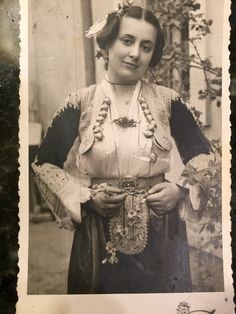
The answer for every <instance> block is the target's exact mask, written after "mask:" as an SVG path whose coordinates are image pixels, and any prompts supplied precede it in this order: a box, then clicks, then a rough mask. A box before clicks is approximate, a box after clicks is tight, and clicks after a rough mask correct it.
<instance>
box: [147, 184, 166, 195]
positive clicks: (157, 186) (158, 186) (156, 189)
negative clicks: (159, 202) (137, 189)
mask: <svg viewBox="0 0 236 314" xmlns="http://www.w3.org/2000/svg"><path fill="white" fill-rule="evenodd" d="M167 184H168V182H161V183H157V184H155V185H154V186H153V187H152V188H151V189H150V190H149V191H148V192H147V194H153V193H157V192H160V191H161V190H162V189H164V188H166V186H167Z"/></svg>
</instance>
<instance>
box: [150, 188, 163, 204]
mask: <svg viewBox="0 0 236 314" xmlns="http://www.w3.org/2000/svg"><path fill="white" fill-rule="evenodd" d="M165 194H166V192H165V190H164V189H162V190H161V191H160V192H159V193H154V194H151V195H149V196H147V198H146V200H147V202H161V201H163V199H164V197H165Z"/></svg>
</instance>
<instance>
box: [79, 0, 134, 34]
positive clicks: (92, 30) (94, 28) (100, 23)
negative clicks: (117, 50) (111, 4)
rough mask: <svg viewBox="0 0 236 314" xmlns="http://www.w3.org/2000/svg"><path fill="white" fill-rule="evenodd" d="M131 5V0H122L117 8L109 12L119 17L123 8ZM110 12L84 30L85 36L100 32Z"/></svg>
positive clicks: (122, 12) (123, 10)
mask: <svg viewBox="0 0 236 314" xmlns="http://www.w3.org/2000/svg"><path fill="white" fill-rule="evenodd" d="M132 5H133V1H124V2H123V3H119V4H118V8H117V9H116V10H115V11H112V12H111V13H115V14H116V15H117V16H119V17H121V16H122V15H123V14H124V12H125V10H126V9H127V8H128V7H130V6H132ZM111 13H108V14H107V15H106V16H105V17H103V18H102V19H101V20H99V21H97V22H95V23H94V24H93V25H92V26H90V28H89V30H87V31H85V37H87V38H93V37H96V36H97V35H98V34H100V33H101V32H102V30H103V28H104V26H105V25H106V23H107V18H108V16H109V14H111Z"/></svg>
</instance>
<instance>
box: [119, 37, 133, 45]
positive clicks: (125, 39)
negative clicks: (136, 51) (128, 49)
mask: <svg viewBox="0 0 236 314" xmlns="http://www.w3.org/2000/svg"><path fill="white" fill-rule="evenodd" d="M121 41H122V42H123V44H125V45H126V46H129V45H131V44H132V41H131V39H130V38H122V39H121Z"/></svg>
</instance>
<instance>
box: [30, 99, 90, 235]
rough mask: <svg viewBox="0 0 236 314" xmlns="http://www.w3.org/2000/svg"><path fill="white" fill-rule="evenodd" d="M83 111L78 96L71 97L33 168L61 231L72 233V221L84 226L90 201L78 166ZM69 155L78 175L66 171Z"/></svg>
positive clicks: (58, 116) (56, 119)
mask: <svg viewBox="0 0 236 314" xmlns="http://www.w3.org/2000/svg"><path fill="white" fill-rule="evenodd" d="M80 111H81V103H80V98H79V96H78V94H77V93H72V94H70V95H69V96H68V97H67V98H66V100H65V101H64V102H63V103H62V106H61V107H60V109H59V110H58V111H57V112H56V113H55V115H54V117H53V119H52V123H51V125H50V127H49V128H48V130H47V132H46V135H45V137H44V139H43V141H42V143H41V145H40V147H39V151H38V155H37V157H36V160H35V162H34V163H33V164H32V169H33V173H34V179H35V181H36V183H37V185H38V187H39V190H40V192H41V194H42V196H43V197H44V199H45V201H46V203H47V205H48V206H49V208H50V210H51V211H52V213H53V215H54V216H55V218H56V220H57V221H58V222H59V223H60V224H61V227H64V228H68V229H73V224H72V222H71V218H72V219H73V220H75V221H76V222H78V223H80V222H81V219H82V217H81V203H84V202H86V201H87V200H89V198H90V192H89V189H88V187H87V186H86V184H85V185H84V184H83V182H82V181H83V180H81V178H80V175H79V167H77V165H76V151H77V148H78V130H79V119H80ZM69 155H70V159H71V160H70V162H71V163H73V166H72V167H73V169H74V171H75V173H74V174H73V173H71V172H68V171H66V170H65V169H64V164H65V162H66V160H67V159H68V156H69Z"/></svg>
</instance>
